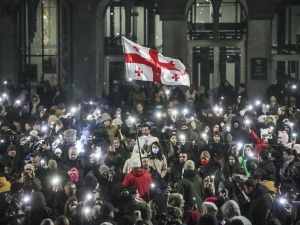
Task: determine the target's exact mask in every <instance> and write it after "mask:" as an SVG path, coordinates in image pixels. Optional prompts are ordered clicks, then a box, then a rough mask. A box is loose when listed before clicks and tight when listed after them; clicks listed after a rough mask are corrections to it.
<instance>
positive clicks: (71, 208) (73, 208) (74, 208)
mask: <svg viewBox="0 0 300 225" xmlns="http://www.w3.org/2000/svg"><path fill="white" fill-rule="evenodd" d="M76 208H77V207H76V205H73V206H71V205H69V210H70V212H71V213H75V212H76Z"/></svg>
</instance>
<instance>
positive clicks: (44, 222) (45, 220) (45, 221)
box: [40, 219, 54, 225]
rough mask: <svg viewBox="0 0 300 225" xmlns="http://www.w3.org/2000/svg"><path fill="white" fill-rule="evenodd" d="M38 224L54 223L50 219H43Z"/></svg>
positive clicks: (51, 224)
mask: <svg viewBox="0 0 300 225" xmlns="http://www.w3.org/2000/svg"><path fill="white" fill-rule="evenodd" d="M40 225H54V223H53V222H52V220H50V219H44V220H43V221H42V222H41V224H40Z"/></svg>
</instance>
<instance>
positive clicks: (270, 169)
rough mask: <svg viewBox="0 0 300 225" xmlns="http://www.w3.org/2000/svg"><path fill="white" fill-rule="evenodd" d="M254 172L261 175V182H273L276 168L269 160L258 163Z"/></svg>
mask: <svg viewBox="0 0 300 225" xmlns="http://www.w3.org/2000/svg"><path fill="white" fill-rule="evenodd" d="M256 171H257V172H260V173H261V179H262V180H271V181H275V179H276V168H275V166H274V163H273V162H272V161H271V160H266V161H262V162H260V163H259V164H258V167H257V170H256Z"/></svg>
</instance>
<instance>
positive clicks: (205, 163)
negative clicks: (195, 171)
mask: <svg viewBox="0 0 300 225" xmlns="http://www.w3.org/2000/svg"><path fill="white" fill-rule="evenodd" d="M208 162H209V159H201V164H202V165H204V166H205V165H207V164H208Z"/></svg>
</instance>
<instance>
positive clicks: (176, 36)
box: [158, 0, 188, 68]
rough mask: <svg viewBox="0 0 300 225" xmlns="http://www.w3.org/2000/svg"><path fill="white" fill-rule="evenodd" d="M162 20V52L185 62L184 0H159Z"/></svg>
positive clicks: (185, 22) (185, 24) (185, 27)
mask: <svg viewBox="0 0 300 225" xmlns="http://www.w3.org/2000/svg"><path fill="white" fill-rule="evenodd" d="M158 2H159V6H160V8H159V11H160V19H161V20H162V21H163V54H164V55H165V56H168V57H172V58H177V59H180V60H181V61H182V62H183V64H185V66H186V68H188V65H186V63H187V20H186V18H185V9H186V4H187V1H185V0H159V1H158Z"/></svg>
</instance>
